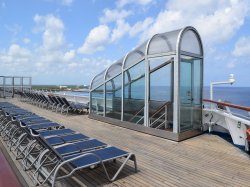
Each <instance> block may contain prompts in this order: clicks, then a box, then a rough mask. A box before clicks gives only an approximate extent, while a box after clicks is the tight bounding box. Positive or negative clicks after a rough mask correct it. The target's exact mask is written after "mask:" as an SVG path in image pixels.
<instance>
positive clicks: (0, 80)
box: [0, 77, 4, 97]
mask: <svg viewBox="0 0 250 187" xmlns="http://www.w3.org/2000/svg"><path fill="white" fill-rule="evenodd" d="M3 79H4V77H0V97H4V94H3Z"/></svg>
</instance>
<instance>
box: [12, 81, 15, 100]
mask: <svg viewBox="0 0 250 187" xmlns="http://www.w3.org/2000/svg"><path fill="white" fill-rule="evenodd" d="M14 92H15V77H12V98H13V97H14Z"/></svg>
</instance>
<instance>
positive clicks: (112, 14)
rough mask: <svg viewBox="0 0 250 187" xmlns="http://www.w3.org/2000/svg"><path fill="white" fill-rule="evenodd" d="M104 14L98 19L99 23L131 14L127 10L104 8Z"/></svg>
mask: <svg viewBox="0 0 250 187" xmlns="http://www.w3.org/2000/svg"><path fill="white" fill-rule="evenodd" d="M103 13H104V15H103V16H102V17H101V18H100V19H99V20H100V22H101V23H108V22H113V21H116V20H120V19H124V18H126V17H128V16H129V15H131V14H132V12H131V11H128V10H118V9H113V10H110V9H104V11H103Z"/></svg>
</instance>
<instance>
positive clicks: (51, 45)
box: [34, 14, 64, 50]
mask: <svg viewBox="0 0 250 187" xmlns="http://www.w3.org/2000/svg"><path fill="white" fill-rule="evenodd" d="M34 21H35V22H36V24H37V28H38V29H37V30H38V31H42V32H43V49H44V50H55V49H58V48H61V47H62V46H63V45H64V34H63V31H64V24H63V22H62V20H61V19H59V18H57V17H55V16H54V15H51V14H49V15H46V16H40V15H38V14H37V15H35V16H34Z"/></svg>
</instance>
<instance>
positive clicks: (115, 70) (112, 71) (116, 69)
mask: <svg viewBox="0 0 250 187" xmlns="http://www.w3.org/2000/svg"><path fill="white" fill-rule="evenodd" d="M122 62H123V58H122V59H120V60H118V61H117V62H116V63H114V64H112V65H111V66H110V67H109V69H108V71H107V75H106V80H107V79H110V78H112V77H114V76H116V75H118V74H119V73H121V72H122Z"/></svg>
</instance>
